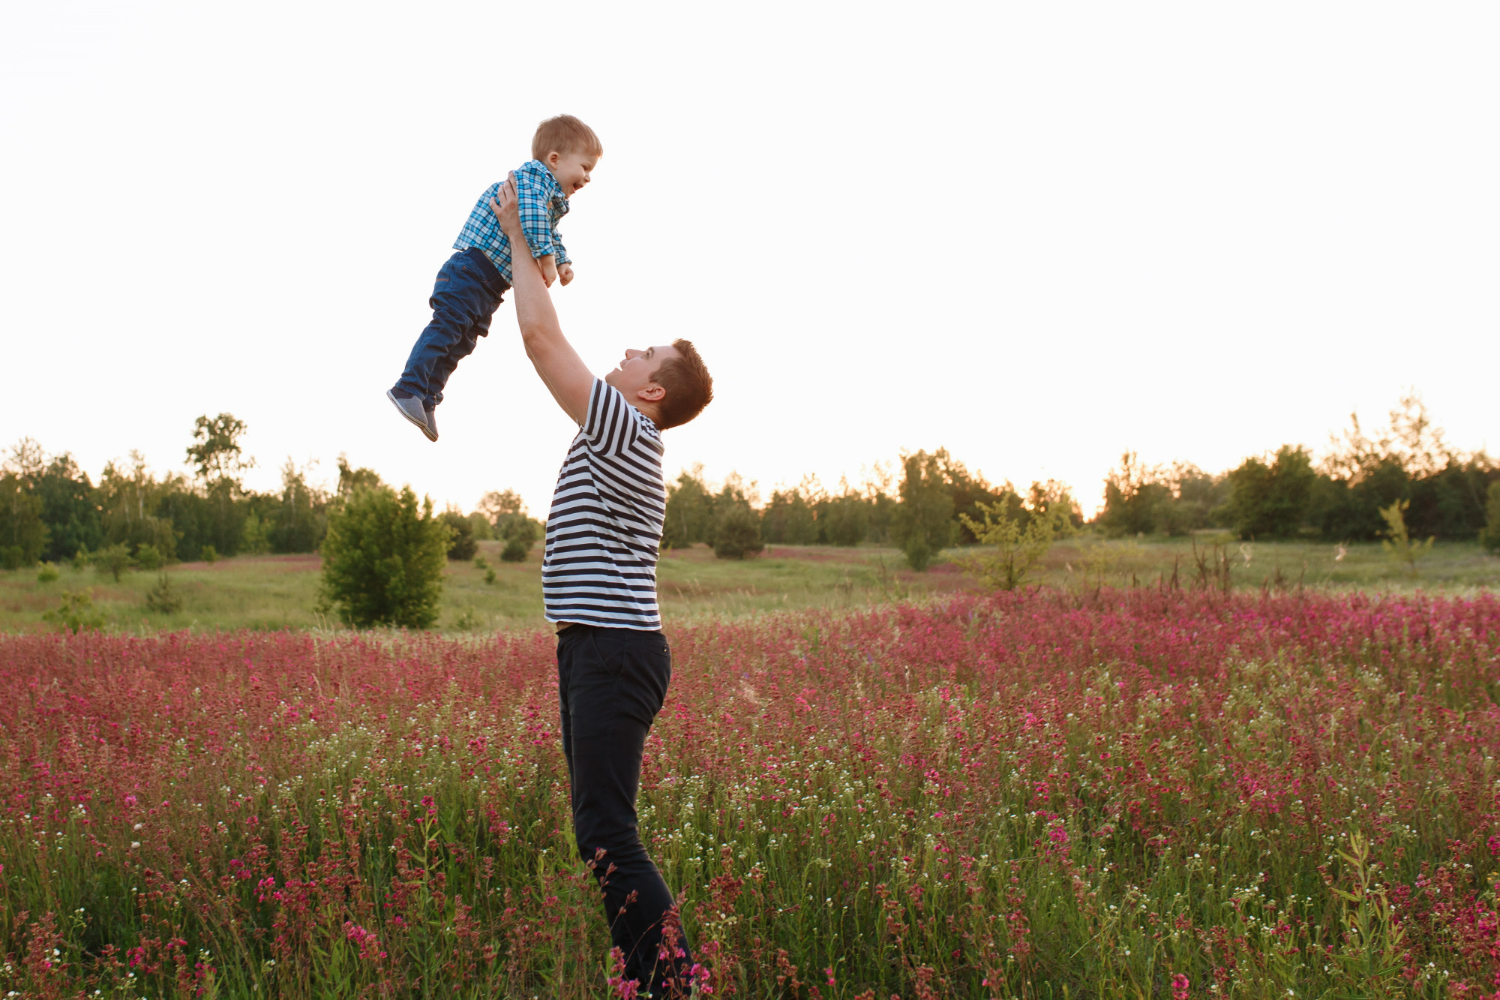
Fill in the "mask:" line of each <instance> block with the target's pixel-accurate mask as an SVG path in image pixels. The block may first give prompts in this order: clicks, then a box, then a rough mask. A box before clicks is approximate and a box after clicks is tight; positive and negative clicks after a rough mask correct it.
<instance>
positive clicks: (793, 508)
mask: <svg viewBox="0 0 1500 1000" xmlns="http://www.w3.org/2000/svg"><path fill="white" fill-rule="evenodd" d="M896 472H897V473H899V479H897V477H896V475H893V473H892V470H891V469H889V468H888V467H886V466H883V465H879V464H877V465H876V466H875V471H874V473H873V474H872V475H870V476H868V477H867V478H866V479H865V481H864V482H863V483H861V484H860V485H859V486H857V487H855V486H850V485H849V484H848V483H847V482H841V483H840V484H839V486H838V488H837V489H833V490H829V489H826V488H824V487H823V486H822V485H821V484H819V482H818V481H817V479H816V478H813V477H809V478H807V479H804V480H803V481H802V482H801V483H800V484H798V485H797V486H794V487H782V488H778V489H776V490H774V491H773V492H772V493H771V495H770V498H769V499H768V500H766V501H765V502H764V503H761V502H760V500H759V497H758V495H757V494H756V491H755V486H754V484H753V483H750V484H746V483H745V482H744V481H743V480H742V479H741V478H740V477H738V476H736V475H733V474H731V475H730V476H729V478H728V479H727V480H725V482H724V483H723V484H722V485H721V486H720V487H719V488H717V489H714V488H712V487H710V486H709V485H708V484H707V483H706V482H705V481H704V479H703V476H702V469H701V467H699V468H694V469H692V470H690V471H687V472H684V473H682V474H681V475H680V476H678V478H677V481H676V482H675V483H672V484H670V485H669V487H668V496H667V511H666V528H665V534H664V538H663V545H664V546H665V547H668V548H680V547H683V546H687V545H692V544H694V543H697V542H702V543H706V544H708V545H710V546H713V548H714V549H715V551H716V552H718V553H719V555H721V556H724V557H740V558H742V557H744V556H745V555H749V554H753V553H756V552H759V551H761V550H762V549H763V548H764V547H765V546H766V545H768V544H769V545H775V544H792V545H856V544H859V543H861V542H875V543H881V544H894V545H897V546H899V547H900V548H901V549H902V550H903V551H904V552H905V553H906V557H907V561H908V562H909V563H910V564H911V565H912V567H913V568H916V569H925V568H926V567H927V565H928V563H929V562H930V561H931V559H932V558H933V556H934V555H935V554H936V553H937V552H938V551H939V550H941V549H943V548H946V547H948V546H952V545H972V544H974V543H976V542H980V541H983V539H981V538H980V537H979V536H978V535H976V531H978V532H980V534H984V533H985V532H986V531H988V532H989V533H991V534H993V533H994V532H995V531H1000V532H1002V533H1003V532H1006V531H1014V532H1017V533H1022V534H1024V533H1025V532H1027V531H1031V530H1034V529H1033V524H1034V523H1035V524H1038V525H1039V524H1040V523H1047V524H1050V525H1052V526H1053V528H1054V529H1058V530H1061V529H1063V528H1067V529H1068V530H1076V529H1077V528H1079V527H1081V526H1082V525H1083V524H1084V520H1083V517H1082V515H1081V513H1080V510H1079V507H1078V505H1077V503H1076V502H1075V501H1074V499H1073V497H1072V495H1071V493H1070V491H1069V489H1068V487H1067V486H1066V485H1064V484H1062V483H1058V482H1056V481H1053V480H1048V481H1046V482H1034V483H1032V484H1031V486H1030V487H1029V488H1028V489H1027V490H1025V491H1024V492H1022V491H1021V490H1018V489H1017V488H1016V487H1015V486H1013V485H1012V484H1011V483H1009V482H1005V483H1001V484H998V485H996V484H992V483H990V482H988V481H987V480H986V479H985V478H984V477H983V476H982V475H979V474H978V473H971V472H970V471H969V470H968V469H967V468H966V467H965V466H964V464H963V463H962V462H960V461H958V460H957V459H955V458H954V457H953V456H952V455H950V454H949V453H948V452H947V450H946V449H943V448H939V449H937V450H936V451H933V452H927V451H918V452H915V453H912V454H904V455H902V456H901V460H900V464H899V466H898V468H897V470H896ZM1393 509H1394V510H1395V511H1397V512H1399V513H1400V514H1401V515H1402V520H1403V523H1404V528H1403V529H1402V530H1404V531H1406V532H1408V533H1409V535H1410V537H1412V538H1437V539H1444V540H1453V541H1463V540H1473V539H1475V538H1479V539H1481V540H1482V541H1484V542H1485V544H1486V545H1487V546H1489V547H1490V548H1492V549H1497V550H1500V465H1497V463H1496V462H1495V460H1493V459H1491V458H1490V457H1489V456H1488V455H1486V454H1485V453H1484V452H1483V451H1477V452H1469V453H1464V452H1460V451H1458V450H1456V449H1454V448H1452V447H1450V446H1448V444H1447V443H1446V442H1445V441H1444V436H1443V432H1442V431H1441V430H1440V429H1438V428H1437V427H1435V426H1434V425H1433V423H1432V421H1431V418H1430V417H1429V416H1428V414H1427V410H1426V408H1425V406H1424V405H1423V404H1422V402H1421V400H1420V399H1418V398H1417V397H1416V396H1408V397H1405V398H1403V399H1402V400H1401V401H1400V404H1399V405H1398V407H1397V408H1396V409H1395V410H1392V411H1391V413H1390V414H1389V422H1388V426H1387V427H1385V428H1383V429H1382V430H1380V431H1379V432H1377V433H1373V434H1372V433H1367V432H1366V431H1365V430H1364V429H1363V428H1362V427H1361V425H1360V423H1359V419H1358V417H1357V416H1356V417H1351V426H1350V428H1349V429H1348V430H1347V431H1345V432H1344V433H1343V434H1342V435H1339V436H1336V437H1334V438H1333V440H1332V441H1331V442H1330V446H1329V448H1328V450H1327V453H1326V454H1325V455H1324V456H1323V457H1322V459H1321V460H1318V461H1315V459H1314V456H1313V454H1312V453H1311V452H1310V451H1309V450H1308V449H1307V448H1305V447H1303V446H1301V445H1283V446H1282V447H1280V448H1278V449H1277V450H1276V452H1275V453H1274V454H1270V455H1266V456H1257V457H1249V458H1246V459H1245V460H1244V461H1243V462H1241V463H1240V465H1238V466H1237V467H1235V468H1233V469H1230V470H1227V471H1225V472H1220V473H1216V474H1215V473H1208V472H1204V471H1203V470H1202V469H1200V468H1198V467H1197V466H1195V465H1192V464H1190V463H1185V462H1177V463H1173V464H1172V465H1170V466H1161V465H1155V466H1151V465H1146V464H1144V463H1143V462H1141V460H1140V458H1139V457H1138V456H1137V455H1136V454H1135V453H1134V452H1127V453H1126V454H1125V455H1124V456H1122V458H1121V460H1120V464H1119V466H1118V467H1116V468H1114V469H1111V470H1110V471H1109V473H1108V475H1107V476H1106V477H1105V481H1104V507H1103V509H1102V510H1101V511H1100V512H1099V514H1098V515H1097V517H1096V518H1095V519H1094V520H1093V522H1091V525H1092V527H1093V528H1095V529H1097V530H1099V531H1100V532H1101V533H1103V534H1105V535H1107V536H1110V537H1122V536H1140V535H1167V536H1172V535H1185V534H1188V533H1189V532H1192V531H1196V530H1202V529H1218V530H1222V531H1227V532H1229V533H1231V534H1233V535H1235V536H1236V537H1238V538H1241V539H1244V540H1254V539H1284V538H1298V537H1302V538H1308V537H1311V538H1322V539H1325V540H1328V541H1333V542H1355V541H1373V540H1376V539H1379V538H1388V537H1389V536H1390V533H1391V532H1392V531H1393V530H1395V529H1393V528H1392V527H1391V524H1392V521H1391V517H1392V513H1391V512H1392V510H1393ZM1006 525H1012V526H1013V527H1005V526H1006Z"/></svg>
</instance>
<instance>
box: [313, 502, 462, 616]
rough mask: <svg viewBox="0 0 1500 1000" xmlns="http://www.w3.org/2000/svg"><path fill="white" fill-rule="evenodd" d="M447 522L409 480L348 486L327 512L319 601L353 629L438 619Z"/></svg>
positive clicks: (445, 550) (446, 553)
mask: <svg viewBox="0 0 1500 1000" xmlns="http://www.w3.org/2000/svg"><path fill="white" fill-rule="evenodd" d="M448 541H449V535H448V528H447V527H446V526H445V525H444V524H443V522H442V521H441V519H439V518H438V517H436V516H435V515H434V514H433V512H432V500H431V499H430V498H428V499H425V500H423V501H422V502H421V503H420V504H419V503H418V502H417V497H416V494H415V493H413V492H412V490H411V487H409V486H405V487H402V489H401V492H400V493H397V492H396V491H395V490H392V489H391V488H389V487H384V486H382V487H374V488H371V487H366V488H361V489H357V490H354V491H353V493H352V494H350V495H349V497H348V498H347V499H345V500H344V501H342V502H341V503H340V504H339V505H338V506H337V507H336V508H335V509H334V510H333V512H332V513H331V514H330V515H329V518H328V535H327V537H326V538H324V539H323V550H322V551H323V601H324V603H325V606H327V607H329V608H331V609H332V610H334V611H336V612H337V614H338V615H339V617H340V618H341V619H342V620H343V621H345V622H347V623H348V624H350V625H353V626H355V627H357V628H368V627H370V626H373V625H397V626H401V627H404V628H428V627H429V626H431V625H432V624H433V623H434V622H436V621H437V618H438V600H439V598H440V597H441V595H442V575H443V569H444V567H445V566H446V565H447V562H448V558H447V557H448Z"/></svg>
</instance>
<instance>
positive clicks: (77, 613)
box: [42, 590, 104, 633]
mask: <svg viewBox="0 0 1500 1000" xmlns="http://www.w3.org/2000/svg"><path fill="white" fill-rule="evenodd" d="M42 620H43V621H48V622H52V623H54V624H55V625H56V626H57V630H58V631H59V632H74V633H77V632H81V631H83V630H84V629H90V630H92V629H98V628H101V627H103V625H104V616H103V615H101V614H100V613H99V612H98V611H96V610H95V609H94V596H93V594H92V592H90V591H87V590H80V591H77V592H75V591H71V590H65V591H63V593H62V601H61V602H60V603H59V604H58V605H57V607H55V608H53V609H52V610H51V611H48V612H46V613H44V614H43V615H42Z"/></svg>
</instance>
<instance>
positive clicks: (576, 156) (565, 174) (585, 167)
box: [542, 150, 599, 198]
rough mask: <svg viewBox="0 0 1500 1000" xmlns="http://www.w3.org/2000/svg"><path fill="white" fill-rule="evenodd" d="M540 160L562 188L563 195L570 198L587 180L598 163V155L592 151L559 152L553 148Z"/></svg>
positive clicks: (581, 188) (580, 189)
mask: <svg viewBox="0 0 1500 1000" xmlns="http://www.w3.org/2000/svg"><path fill="white" fill-rule="evenodd" d="M542 162H543V163H545V164H546V165H547V169H548V170H550V171H551V172H552V177H553V179H555V180H556V181H557V186H558V187H560V188H562V190H563V197H564V198H571V197H573V196H574V195H575V194H577V193H578V192H579V191H582V190H583V186H584V185H585V184H587V183H588V182H589V180H590V177H589V175H590V174H591V173H592V172H593V170H594V167H595V166H597V165H598V163H599V157H597V156H594V155H593V154H592V153H559V152H557V151H556V150H553V151H552V152H550V153H548V154H547V158H546V159H545V160H543V161H542Z"/></svg>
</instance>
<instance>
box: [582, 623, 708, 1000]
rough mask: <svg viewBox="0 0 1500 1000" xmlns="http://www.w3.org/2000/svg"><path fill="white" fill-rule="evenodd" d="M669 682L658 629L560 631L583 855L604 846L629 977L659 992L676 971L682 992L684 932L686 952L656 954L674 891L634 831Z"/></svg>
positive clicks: (611, 911)
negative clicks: (649, 743)
mask: <svg viewBox="0 0 1500 1000" xmlns="http://www.w3.org/2000/svg"><path fill="white" fill-rule="evenodd" d="M671 679H672V653H671V650H670V648H669V647H668V646H667V640H666V637H665V636H663V635H662V634H661V633H660V632H645V631H639V630H636V629H628V628H599V627H597V626H593V625H569V626H568V627H567V628H565V629H563V630H562V631H561V632H559V633H558V636H557V697H558V702H559V703H560V706H561V709H562V745H563V755H564V756H565V757H567V759H568V777H569V779H570V780H571V783H572V789H573V791H572V797H573V833H574V836H575V838H576V839H577V842H578V853H579V854H580V855H581V856H582V857H583V859H584V861H586V862H587V861H593V860H594V859H595V857H596V854H597V852H599V851H601V850H602V851H603V852H604V853H603V855H602V856H600V857H599V860H598V861H597V862H596V864H595V866H594V877H595V878H597V879H598V880H599V882H600V884H601V887H602V889H603V895H604V915H605V919H606V920H607V921H608V922H609V934H610V937H611V939H613V941H614V944H615V946H616V947H618V948H619V949H620V950H621V952H623V953H624V955H625V978H626V979H636V980H639V981H640V984H641V990H642V992H645V991H646V990H648V989H649V990H651V992H652V993H653V995H656V996H662V995H665V993H664V991H665V990H666V988H667V984H666V980H667V979H668V978H669V977H673V976H676V977H678V978H679V979H680V982H681V987H682V992H683V995H684V996H685V995H686V994H687V970H688V969H690V968H692V962H693V959H692V956H691V955H690V954H689V953H688V947H687V941H686V939H685V938H679V941H678V945H677V947H678V948H680V949H681V950H682V954H681V955H670V956H668V958H667V959H665V960H659V959H658V949H659V948H660V946H661V931H662V917H663V916H664V915H665V914H666V913H667V911H668V910H670V909H671V908H672V905H673V899H672V893H671V890H669V889H668V888H667V883H666V882H665V881H664V880H663V879H662V877H661V873H660V872H659V871H657V870H656V865H654V864H652V862H651V858H650V856H649V855H647V853H646V848H645V846H644V845H642V844H641V838H640V835H639V834H638V833H637V831H636V813H635V796H636V791H637V789H638V788H639V787H640V783H641V753H642V751H643V750H644V749H645V746H646V733H647V732H649V731H650V729H651V723H652V720H654V719H655V718H656V713H657V712H659V711H661V706H662V701H663V700H664V699H665V698H666V696H667V685H668V684H669V683H670V682H671ZM632 894H634V895H635V897H636V898H635V900H634V901H633V902H632V901H631V900H630V896H631V895H632Z"/></svg>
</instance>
